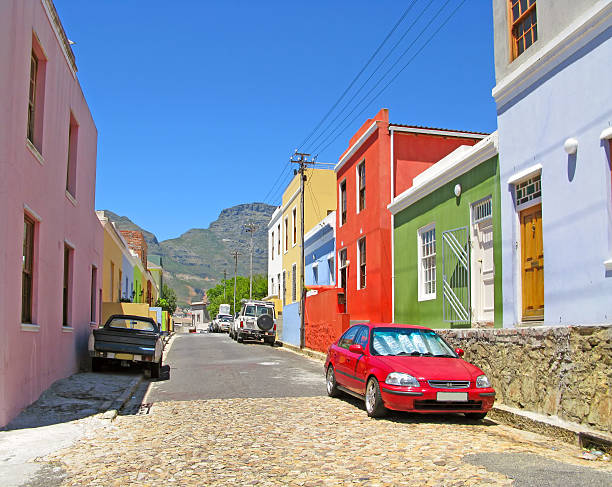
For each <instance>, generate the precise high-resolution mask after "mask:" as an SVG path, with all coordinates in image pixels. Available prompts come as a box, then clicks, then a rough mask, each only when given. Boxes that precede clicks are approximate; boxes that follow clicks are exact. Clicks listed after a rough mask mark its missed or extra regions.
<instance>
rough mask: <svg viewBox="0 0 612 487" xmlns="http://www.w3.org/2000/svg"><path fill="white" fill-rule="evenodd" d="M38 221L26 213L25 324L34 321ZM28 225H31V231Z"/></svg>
mask: <svg viewBox="0 0 612 487" xmlns="http://www.w3.org/2000/svg"><path fill="white" fill-rule="evenodd" d="M37 223H38V222H37V221H36V220H35V219H34V218H32V217H31V216H30V215H28V214H27V213H24V218H23V231H24V234H23V239H22V267H21V322H22V323H24V324H33V323H34V277H35V273H36V272H35V271H36V267H35V264H36V249H35V245H36V232H37V228H36V226H37ZM28 225H29V226H30V231H29V233H28ZM28 235H29V237H28ZM26 253H27V255H26ZM28 262H29V264H30V265H29V266H28V265H27V264H28ZM27 267H29V269H26V268H27ZM26 281H27V282H26ZM26 291H27V292H26Z"/></svg>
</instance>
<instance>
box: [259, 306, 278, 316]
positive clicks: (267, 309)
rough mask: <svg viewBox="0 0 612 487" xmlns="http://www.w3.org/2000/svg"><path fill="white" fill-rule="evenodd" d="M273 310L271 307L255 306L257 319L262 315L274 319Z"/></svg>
mask: <svg viewBox="0 0 612 487" xmlns="http://www.w3.org/2000/svg"><path fill="white" fill-rule="evenodd" d="M273 310H274V308H272V307H271V306H257V317H258V318H259V317H260V316H262V315H269V316H271V317H272V318H274V311H273Z"/></svg>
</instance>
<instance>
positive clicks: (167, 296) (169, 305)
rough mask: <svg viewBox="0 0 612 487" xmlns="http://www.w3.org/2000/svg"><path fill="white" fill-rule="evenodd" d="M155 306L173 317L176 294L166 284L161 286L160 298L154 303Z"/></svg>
mask: <svg viewBox="0 0 612 487" xmlns="http://www.w3.org/2000/svg"><path fill="white" fill-rule="evenodd" d="M155 306H158V307H160V308H161V309H163V310H164V311H167V312H168V313H169V314H170V315H173V314H174V312H175V311H176V293H175V292H174V289H172V288H171V287H170V286H168V285H167V284H164V285H163V286H162V292H161V297H160V298H159V299H158V300H157V302H156V303H155Z"/></svg>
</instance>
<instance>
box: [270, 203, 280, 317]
mask: <svg viewBox="0 0 612 487" xmlns="http://www.w3.org/2000/svg"><path fill="white" fill-rule="evenodd" d="M281 216H282V211H281V207H278V208H277V209H276V210H274V213H272V218H270V222H269V223H268V296H267V297H266V299H267V300H269V301H273V302H274V306H275V308H276V312H277V313H282V311H283V304H282V300H281V292H282V289H281V285H282V280H281V275H282V272H283V257H282V253H281V241H282V237H281V220H282V218H281Z"/></svg>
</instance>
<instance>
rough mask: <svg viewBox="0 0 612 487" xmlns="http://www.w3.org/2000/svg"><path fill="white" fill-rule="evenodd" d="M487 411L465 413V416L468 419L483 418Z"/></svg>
mask: <svg viewBox="0 0 612 487" xmlns="http://www.w3.org/2000/svg"><path fill="white" fill-rule="evenodd" d="M486 415H487V413H465V417H466V418H468V419H485V416H486Z"/></svg>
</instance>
